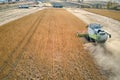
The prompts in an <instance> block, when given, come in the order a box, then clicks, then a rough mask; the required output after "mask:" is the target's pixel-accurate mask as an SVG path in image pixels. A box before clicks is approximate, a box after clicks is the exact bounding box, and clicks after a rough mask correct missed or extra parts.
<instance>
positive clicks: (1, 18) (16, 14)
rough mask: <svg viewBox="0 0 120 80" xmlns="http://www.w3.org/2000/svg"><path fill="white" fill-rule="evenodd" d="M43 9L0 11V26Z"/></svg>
mask: <svg viewBox="0 0 120 80" xmlns="http://www.w3.org/2000/svg"><path fill="white" fill-rule="evenodd" d="M42 9H43V8H37V7H36V8H35V7H30V8H29V9H19V8H16V9H8V10H0V25H3V24H6V23H8V22H10V21H13V20H16V19H18V18H21V17H23V16H26V15H29V14H31V13H34V12H37V11H39V10H42Z"/></svg>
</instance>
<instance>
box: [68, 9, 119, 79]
mask: <svg viewBox="0 0 120 80" xmlns="http://www.w3.org/2000/svg"><path fill="white" fill-rule="evenodd" d="M67 10H68V11H70V12H71V13H73V14H74V15H76V16H77V17H79V18H80V19H82V20H83V21H84V22H86V23H87V24H90V23H99V24H101V25H103V29H104V30H105V31H107V32H108V33H110V34H111V35H112V38H110V39H108V40H107V42H106V43H104V44H98V45H96V46H95V45H93V44H92V43H86V44H85V48H87V49H88V50H90V52H91V54H92V56H93V57H94V58H95V61H96V63H97V64H99V65H100V66H101V67H102V69H103V70H105V71H108V72H107V73H106V74H107V75H108V76H109V80H119V79H120V49H119V47H120V21H117V20H114V19H111V18H109V17H106V16H101V15H98V14H94V13H90V12H88V11H84V10H81V9H67ZM107 14H108V13H107ZM110 14H113V12H112V13H109V15H110ZM115 14H116V16H118V13H114V16H115Z"/></svg>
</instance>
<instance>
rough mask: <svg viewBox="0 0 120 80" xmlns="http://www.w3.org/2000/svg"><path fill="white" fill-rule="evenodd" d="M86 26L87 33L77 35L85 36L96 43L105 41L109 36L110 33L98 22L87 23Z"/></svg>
mask: <svg viewBox="0 0 120 80" xmlns="http://www.w3.org/2000/svg"><path fill="white" fill-rule="evenodd" d="M87 27H88V33H87V34H81V33H77V36H78V37H85V38H86V39H87V40H88V41H90V42H97V43H105V42H106V40H107V39H108V37H109V38H111V35H110V34H109V33H107V32H105V31H104V30H103V29H102V26H101V25H100V24H96V23H93V24H89V25H88V26H87Z"/></svg>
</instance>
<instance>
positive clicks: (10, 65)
mask: <svg viewBox="0 0 120 80" xmlns="http://www.w3.org/2000/svg"><path fill="white" fill-rule="evenodd" d="M85 26H86V24H85V23H84V22H83V21H81V20H79V19H78V18H77V17H75V16H74V15H72V14H71V13H69V12H67V11H66V10H64V9H51V8H50V9H45V10H41V11H39V12H36V13H34V14H31V15H28V16H26V17H23V18H21V19H18V20H16V21H13V22H10V23H8V24H5V25H3V26H0V79H1V80H107V78H106V76H104V75H103V74H102V73H101V72H100V70H99V69H98V66H97V65H96V64H95V63H94V62H93V59H92V57H91V56H90V55H89V54H88V52H87V51H85V50H84V48H83V42H82V40H81V39H80V38H78V37H77V36H76V32H77V31H81V32H82V31H86V27H85Z"/></svg>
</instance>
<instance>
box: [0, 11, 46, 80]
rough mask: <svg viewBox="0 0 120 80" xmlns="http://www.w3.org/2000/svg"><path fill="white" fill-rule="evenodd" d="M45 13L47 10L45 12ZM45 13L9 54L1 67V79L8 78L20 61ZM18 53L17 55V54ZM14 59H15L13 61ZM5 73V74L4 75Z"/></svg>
mask: <svg viewBox="0 0 120 80" xmlns="http://www.w3.org/2000/svg"><path fill="white" fill-rule="evenodd" d="M43 13H45V11H44V12H43ZM43 16H45V15H44V14H43V15H40V16H39V17H38V18H37V19H36V21H35V23H34V24H33V25H32V26H31V27H30V29H29V31H28V32H27V33H26V35H25V36H24V37H23V39H22V40H21V41H20V42H19V44H18V45H17V46H16V48H15V49H14V50H13V51H12V52H11V53H10V55H9V56H8V59H7V60H6V61H4V64H3V65H2V66H1V67H0V79H3V80H4V79H5V80H6V79H7V78H8V77H10V76H11V75H10V74H11V73H12V71H13V70H14V69H15V67H16V66H17V64H18V63H19V61H20V59H21V57H22V56H23V55H24V48H25V46H26V45H27V44H28V43H29V41H30V39H31V38H32V36H33V34H34V33H35V31H36V29H37V27H38V25H39V23H40V22H41V20H42V18H43ZM16 54H17V56H15V55H16ZM13 59H14V61H13ZM6 70H7V71H6ZM5 71H6V72H7V73H4V72H5ZM3 75H4V76H3Z"/></svg>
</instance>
